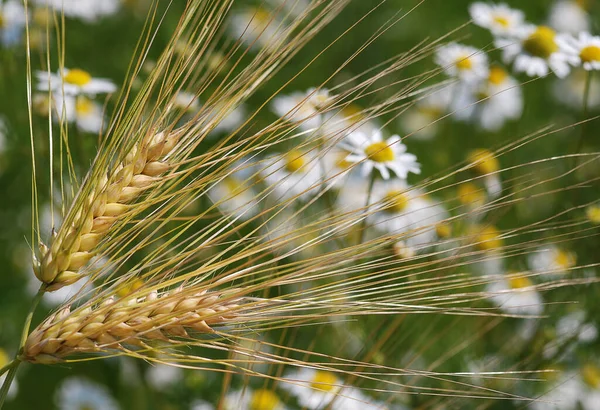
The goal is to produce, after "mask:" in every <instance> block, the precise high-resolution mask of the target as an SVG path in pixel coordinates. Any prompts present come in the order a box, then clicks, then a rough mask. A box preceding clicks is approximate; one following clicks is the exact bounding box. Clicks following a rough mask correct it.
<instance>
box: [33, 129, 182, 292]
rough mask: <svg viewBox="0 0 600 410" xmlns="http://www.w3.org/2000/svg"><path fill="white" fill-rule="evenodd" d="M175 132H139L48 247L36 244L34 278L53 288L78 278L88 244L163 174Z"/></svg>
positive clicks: (90, 251) (92, 244)
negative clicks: (146, 134)
mask: <svg viewBox="0 0 600 410" xmlns="http://www.w3.org/2000/svg"><path fill="white" fill-rule="evenodd" d="M180 135H181V133H180V132H177V131H175V132H171V133H158V134H156V135H154V136H152V137H149V138H144V139H143V140H142V141H141V142H140V143H138V144H136V145H134V146H133V148H132V149H131V150H130V151H129V153H128V154H127V155H126V156H125V157H124V159H123V160H122V161H120V162H119V163H118V165H117V166H116V167H115V168H114V170H113V171H112V172H110V173H109V175H108V176H105V177H104V178H102V180H101V181H100V183H98V184H97V186H98V188H97V189H96V190H93V191H92V192H90V193H89V196H88V199H87V200H86V201H84V206H83V207H81V208H80V209H79V210H78V211H77V212H76V214H75V217H74V218H73V222H72V223H70V224H68V225H63V226H62V227H61V229H60V230H59V232H58V233H57V234H56V235H55V236H54V239H53V241H52V244H51V245H50V247H48V246H46V245H44V244H40V253H41V257H40V260H39V261H38V260H36V261H34V272H35V274H36V276H37V277H38V279H39V280H41V281H42V282H44V283H46V284H48V287H47V289H46V290H47V291H54V290H57V289H60V288H61V287H63V286H66V285H70V284H72V283H74V282H76V281H78V280H79V279H80V278H81V277H82V275H81V273H80V272H79V271H80V269H81V268H82V267H83V266H85V265H86V263H87V262H88V261H89V260H90V259H91V258H92V257H93V256H94V249H95V248H96V247H97V246H98V244H99V243H100V241H101V240H102V238H104V236H105V235H106V234H107V233H108V231H109V229H110V228H111V226H113V225H114V224H115V223H116V222H117V221H118V220H119V218H121V217H122V216H123V215H124V214H125V213H126V212H127V211H128V210H129V208H130V206H131V205H128V204H129V203H131V202H132V201H133V200H135V199H136V198H137V197H139V196H140V195H141V194H142V193H143V192H144V191H145V190H146V189H148V188H150V187H152V186H155V185H156V184H157V183H160V181H161V180H162V179H163V178H161V175H163V174H164V173H165V172H167V171H168V170H169V168H170V167H171V164H169V161H168V159H167V158H168V154H169V153H170V152H171V151H172V150H173V149H174V148H175V146H176V144H177V142H178V140H179V137H180Z"/></svg>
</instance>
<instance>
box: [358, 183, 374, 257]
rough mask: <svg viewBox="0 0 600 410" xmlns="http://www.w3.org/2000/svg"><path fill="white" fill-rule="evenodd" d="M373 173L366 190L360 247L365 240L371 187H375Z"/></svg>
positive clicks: (371, 193) (360, 230)
mask: <svg viewBox="0 0 600 410" xmlns="http://www.w3.org/2000/svg"><path fill="white" fill-rule="evenodd" d="M375 177H376V175H375V172H372V173H371V180H370V181H369V188H368V189H367V201H366V203H365V213H364V218H363V220H362V222H361V224H360V229H359V232H360V240H359V241H358V244H359V245H360V244H361V243H363V241H364V240H365V232H366V231H367V217H368V216H369V205H370V204H371V196H372V195H373V187H374V186H375Z"/></svg>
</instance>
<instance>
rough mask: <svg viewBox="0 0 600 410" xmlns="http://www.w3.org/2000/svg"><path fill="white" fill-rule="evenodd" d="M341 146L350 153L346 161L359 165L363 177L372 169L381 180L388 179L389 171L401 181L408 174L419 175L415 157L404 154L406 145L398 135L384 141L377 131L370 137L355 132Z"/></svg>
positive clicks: (418, 165)
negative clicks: (379, 175)
mask: <svg viewBox="0 0 600 410" xmlns="http://www.w3.org/2000/svg"><path fill="white" fill-rule="evenodd" d="M341 146H342V148H343V149H346V150H348V151H349V152H351V154H350V155H348V157H347V158H346V160H347V161H349V162H352V163H361V167H362V174H363V176H367V175H369V174H370V173H371V172H372V171H373V168H375V169H377V170H378V171H379V172H380V174H381V177H382V178H383V179H389V178H390V171H389V170H391V171H393V172H394V173H395V174H396V176H398V178H401V179H406V178H407V176H408V173H409V172H412V173H413V174H420V173H421V165H420V164H419V163H418V162H417V157H416V156H415V155H413V154H409V153H407V152H406V145H404V144H402V142H401V139H400V137H399V136H398V135H392V136H391V137H390V138H388V139H387V140H385V141H384V140H383V137H382V135H381V131H379V130H377V131H375V132H374V133H372V134H371V135H370V136H368V135H367V134H363V133H362V132H359V131H357V132H353V133H351V134H349V135H348V136H347V137H346V139H345V140H344V143H342V144H341Z"/></svg>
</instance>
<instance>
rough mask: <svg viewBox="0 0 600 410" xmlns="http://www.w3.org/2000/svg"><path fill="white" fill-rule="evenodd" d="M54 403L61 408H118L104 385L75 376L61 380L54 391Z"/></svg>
mask: <svg viewBox="0 0 600 410" xmlns="http://www.w3.org/2000/svg"><path fill="white" fill-rule="evenodd" d="M56 405H57V407H58V408H59V409H61V410H81V409H86V410H117V409H118V408H119V406H118V404H117V402H116V401H115V399H113V398H112V396H111V395H110V393H109V392H108V390H107V389H106V388H105V387H104V386H101V385H98V384H96V383H92V382H90V381H88V380H85V379H82V378H77V377H69V378H67V379H65V380H63V382H62V383H61V385H60V388H59V389H58V391H57V393H56Z"/></svg>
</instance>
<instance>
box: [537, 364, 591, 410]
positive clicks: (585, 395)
mask: <svg viewBox="0 0 600 410" xmlns="http://www.w3.org/2000/svg"><path fill="white" fill-rule="evenodd" d="M544 390H545V394H543V395H539V400H538V401H535V402H532V403H531V405H530V407H531V408H532V409H533V410H596V409H597V408H598V403H600V368H599V367H598V365H596V364H594V363H593V362H591V361H590V362H588V363H586V364H584V365H583V366H582V367H581V368H580V369H578V370H577V371H569V372H565V373H563V374H561V377H559V378H558V380H557V381H556V382H555V383H553V385H552V386H546V387H545V389H544Z"/></svg>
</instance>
